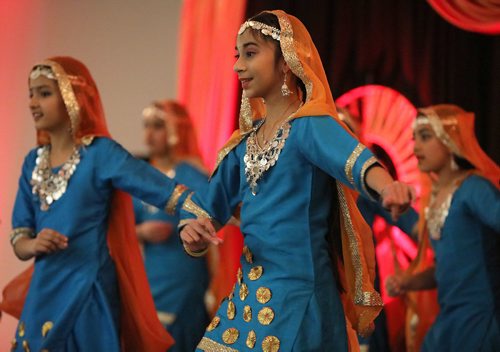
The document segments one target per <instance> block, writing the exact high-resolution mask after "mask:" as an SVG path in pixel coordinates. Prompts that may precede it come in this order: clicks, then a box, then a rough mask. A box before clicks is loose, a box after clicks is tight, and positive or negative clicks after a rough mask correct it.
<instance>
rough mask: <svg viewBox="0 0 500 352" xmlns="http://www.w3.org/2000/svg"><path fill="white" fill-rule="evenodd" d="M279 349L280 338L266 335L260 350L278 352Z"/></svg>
mask: <svg viewBox="0 0 500 352" xmlns="http://www.w3.org/2000/svg"><path fill="white" fill-rule="evenodd" d="M279 349H280V340H279V339H278V338H277V337H276V336H266V338H265V339H264V341H262V351H264V352H278V350H279Z"/></svg>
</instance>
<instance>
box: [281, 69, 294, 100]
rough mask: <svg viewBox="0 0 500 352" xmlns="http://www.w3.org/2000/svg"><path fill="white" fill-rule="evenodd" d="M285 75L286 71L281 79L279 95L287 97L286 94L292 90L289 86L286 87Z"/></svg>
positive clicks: (289, 93)
mask: <svg viewBox="0 0 500 352" xmlns="http://www.w3.org/2000/svg"><path fill="white" fill-rule="evenodd" d="M286 76H287V72H285V78H284V79H283V85H282V86H281V95H283V96H284V97H287V96H289V95H291V94H293V92H292V91H291V90H290V88H288V86H287V84H286Z"/></svg>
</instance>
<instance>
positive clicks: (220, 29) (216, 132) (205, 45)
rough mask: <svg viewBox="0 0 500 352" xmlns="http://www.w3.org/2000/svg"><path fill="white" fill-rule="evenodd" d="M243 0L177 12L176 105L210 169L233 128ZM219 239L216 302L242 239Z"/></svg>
mask: <svg viewBox="0 0 500 352" xmlns="http://www.w3.org/2000/svg"><path fill="white" fill-rule="evenodd" d="M245 9H246V1H245V0H214V1H196V0H185V1H184V2H183V5H182V10H181V24H180V31H179V32H180V36H179V43H180V44H179V45H180V46H179V62H178V67H179V68H178V72H179V73H178V101H179V102H181V103H182V104H183V105H184V106H185V107H186V109H187V110H188V111H189V113H190V116H191V119H192V122H193V124H194V127H195V130H196V131H197V136H198V145H199V147H200V152H201V157H202V160H203V162H204V164H205V166H207V167H208V168H209V169H212V167H213V166H214V164H215V159H216V155H217V151H218V149H219V148H220V147H221V146H222V145H223V144H224V142H225V141H226V140H227V139H228V138H229V136H230V135H231V133H232V132H233V130H234V129H235V126H236V119H237V117H236V113H237V101H238V80H237V76H236V74H235V73H234V72H233V64H234V61H235V59H234V55H235V49H234V46H235V43H236V33H237V32H238V29H239V27H240V25H241V23H242V22H243V20H244V15H245ZM219 236H221V237H223V238H224V239H225V241H224V243H223V244H222V245H220V246H219V248H218V250H219V256H218V257H219V263H218V267H217V268H216V270H215V273H214V275H215V276H214V277H213V278H212V283H211V291H212V293H213V294H214V296H215V300H216V302H217V305H218V302H220V301H221V299H222V298H223V297H225V296H227V294H228V293H229V292H230V291H231V288H232V285H233V284H234V281H235V280H236V270H237V268H238V266H239V255H240V254H241V247H242V237H241V233H240V232H239V230H238V229H237V228H235V227H229V228H224V229H223V230H222V231H220V233H219Z"/></svg>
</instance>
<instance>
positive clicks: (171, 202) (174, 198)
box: [165, 185, 188, 215]
mask: <svg viewBox="0 0 500 352" xmlns="http://www.w3.org/2000/svg"><path fill="white" fill-rule="evenodd" d="M187 189H188V188H187V187H186V186H184V185H177V186H175V188H174V191H173V192H172V195H171V196H170V198H169V199H168V202H167V205H166V207H165V212H166V213H167V214H169V215H175V209H176V207H177V203H179V198H180V197H181V196H182V194H183V193H184V192H186V190H187Z"/></svg>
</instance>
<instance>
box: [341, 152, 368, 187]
mask: <svg viewBox="0 0 500 352" xmlns="http://www.w3.org/2000/svg"><path fill="white" fill-rule="evenodd" d="M365 149H366V147H365V146H364V145H363V144H361V143H358V145H357V146H356V148H354V150H353V151H352V153H351V155H350V156H349V158H348V159H347V161H346V163H345V167H344V171H345V175H346V177H347V180H348V181H349V182H350V183H351V185H353V186H354V176H353V175H352V170H353V168H354V164H356V161H357V160H358V158H359V156H360V155H361V153H362V152H363V150H365Z"/></svg>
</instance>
